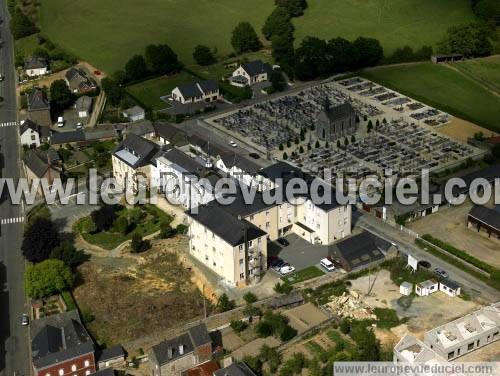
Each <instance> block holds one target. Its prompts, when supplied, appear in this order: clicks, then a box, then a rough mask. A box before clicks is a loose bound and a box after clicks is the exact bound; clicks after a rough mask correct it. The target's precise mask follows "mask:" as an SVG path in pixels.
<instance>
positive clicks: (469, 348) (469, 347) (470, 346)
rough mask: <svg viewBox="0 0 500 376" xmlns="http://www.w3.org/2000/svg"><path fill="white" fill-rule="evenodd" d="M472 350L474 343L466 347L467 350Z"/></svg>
mask: <svg viewBox="0 0 500 376" xmlns="http://www.w3.org/2000/svg"><path fill="white" fill-rule="evenodd" d="M473 348H474V342H472V343H469V344H468V345H467V350H472V349H473Z"/></svg>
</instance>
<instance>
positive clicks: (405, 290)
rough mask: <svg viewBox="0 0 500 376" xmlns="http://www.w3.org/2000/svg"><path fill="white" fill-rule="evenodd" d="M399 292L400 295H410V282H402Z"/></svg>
mask: <svg viewBox="0 0 500 376" xmlns="http://www.w3.org/2000/svg"><path fill="white" fill-rule="evenodd" d="M399 292H400V294H401V295H406V296H408V295H410V294H411V293H412V292H413V283H410V282H406V281H405V282H403V283H402V284H401V285H400V286H399Z"/></svg>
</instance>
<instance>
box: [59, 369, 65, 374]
mask: <svg viewBox="0 0 500 376" xmlns="http://www.w3.org/2000/svg"><path fill="white" fill-rule="evenodd" d="M62 375H64V370H63V369H62V368H61V369H60V370H59V376H62Z"/></svg>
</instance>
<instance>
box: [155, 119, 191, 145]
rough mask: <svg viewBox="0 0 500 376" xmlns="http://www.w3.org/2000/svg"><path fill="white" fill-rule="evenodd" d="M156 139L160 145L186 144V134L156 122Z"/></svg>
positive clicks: (168, 125)
mask: <svg viewBox="0 0 500 376" xmlns="http://www.w3.org/2000/svg"><path fill="white" fill-rule="evenodd" d="M154 127H155V133H156V139H157V140H158V142H159V143H160V144H162V145H173V146H184V145H187V144H188V139H187V134H186V132H185V131H184V130H182V129H179V128H178V127H176V126H175V125H173V124H170V123H165V122H156V123H155V124H154Z"/></svg>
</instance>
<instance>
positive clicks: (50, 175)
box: [23, 149, 61, 194]
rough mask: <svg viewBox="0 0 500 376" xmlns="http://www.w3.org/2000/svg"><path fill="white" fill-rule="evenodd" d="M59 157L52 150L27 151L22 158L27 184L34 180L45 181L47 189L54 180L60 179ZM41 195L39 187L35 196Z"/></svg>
mask: <svg viewBox="0 0 500 376" xmlns="http://www.w3.org/2000/svg"><path fill="white" fill-rule="evenodd" d="M59 161H60V160H59V155H58V154H57V153H56V152H55V151H54V150H53V149H49V150H47V151H42V150H29V151H28V152H27V153H26V154H25V156H24V157H23V166H24V172H25V175H26V179H27V180H28V183H29V184H32V182H33V181H34V180H36V179H47V183H48V185H49V187H50V186H51V185H52V183H53V182H54V180H55V179H59V178H60V177H61V175H60V174H61V171H60V168H59ZM41 193H42V187H39V189H38V191H37V194H41Z"/></svg>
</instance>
